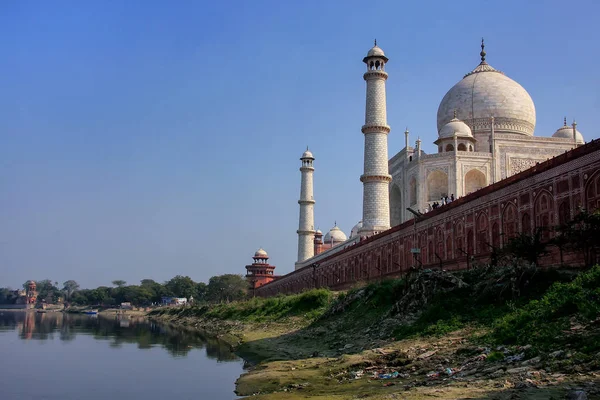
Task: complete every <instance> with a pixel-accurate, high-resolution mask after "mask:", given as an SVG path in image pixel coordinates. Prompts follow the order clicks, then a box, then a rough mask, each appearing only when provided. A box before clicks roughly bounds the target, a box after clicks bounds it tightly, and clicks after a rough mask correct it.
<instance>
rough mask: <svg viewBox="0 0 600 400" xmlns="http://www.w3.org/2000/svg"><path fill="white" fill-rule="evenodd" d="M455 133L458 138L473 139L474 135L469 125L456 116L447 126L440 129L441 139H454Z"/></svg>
mask: <svg viewBox="0 0 600 400" xmlns="http://www.w3.org/2000/svg"><path fill="white" fill-rule="evenodd" d="M455 133H456V136H459V137H465V136H468V137H473V133H472V132H471V128H469V125H467V124H465V123H464V122H462V121H461V120H459V119H458V118H456V116H455V117H454V118H452V119H451V120H450V122H448V123H447V124H446V125H444V126H442V129H440V132H439V134H440V139H443V138H451V137H454V134H455Z"/></svg>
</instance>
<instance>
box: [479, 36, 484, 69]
mask: <svg viewBox="0 0 600 400" xmlns="http://www.w3.org/2000/svg"><path fill="white" fill-rule="evenodd" d="M479 55H480V56H481V63H482V64H483V63H485V43H483V38H481V53H479Z"/></svg>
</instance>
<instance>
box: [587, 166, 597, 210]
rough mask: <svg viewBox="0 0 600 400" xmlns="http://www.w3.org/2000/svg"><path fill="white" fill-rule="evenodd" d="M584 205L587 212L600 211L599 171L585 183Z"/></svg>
mask: <svg viewBox="0 0 600 400" xmlns="http://www.w3.org/2000/svg"><path fill="white" fill-rule="evenodd" d="M585 204H586V207H587V209H588V210H589V211H594V210H598V209H600V170H598V171H596V172H594V173H593V174H592V176H591V177H590V178H588V180H587V182H586V188H585Z"/></svg>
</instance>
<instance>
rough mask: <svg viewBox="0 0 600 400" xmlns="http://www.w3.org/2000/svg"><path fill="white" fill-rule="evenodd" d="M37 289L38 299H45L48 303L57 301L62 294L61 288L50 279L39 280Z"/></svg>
mask: <svg viewBox="0 0 600 400" xmlns="http://www.w3.org/2000/svg"><path fill="white" fill-rule="evenodd" d="M28 282H29V281H28ZM36 290H37V292H38V300H39V301H45V302H46V303H55V302H57V301H58V299H59V298H60V295H61V291H60V289H59V288H57V287H56V286H55V285H54V284H53V283H52V281H51V280H50V279H44V280H41V281H37V284H36Z"/></svg>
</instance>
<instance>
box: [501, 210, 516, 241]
mask: <svg viewBox="0 0 600 400" xmlns="http://www.w3.org/2000/svg"><path fill="white" fill-rule="evenodd" d="M517 222H518V219H517V206H515V205H514V204H513V203H510V202H509V203H506V207H504V212H503V213H502V232H503V234H504V243H508V241H510V239H512V238H514V237H515V236H516V235H517Z"/></svg>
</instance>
